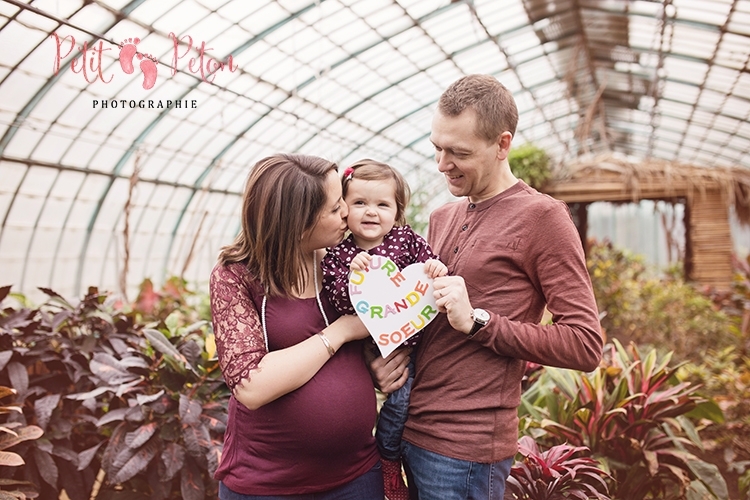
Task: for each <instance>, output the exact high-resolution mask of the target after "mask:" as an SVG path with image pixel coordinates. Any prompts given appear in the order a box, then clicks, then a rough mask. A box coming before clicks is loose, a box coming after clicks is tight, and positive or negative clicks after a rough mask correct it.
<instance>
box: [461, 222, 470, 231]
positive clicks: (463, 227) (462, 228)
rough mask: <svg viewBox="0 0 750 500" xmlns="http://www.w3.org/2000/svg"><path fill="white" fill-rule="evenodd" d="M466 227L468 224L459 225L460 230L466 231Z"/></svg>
mask: <svg viewBox="0 0 750 500" xmlns="http://www.w3.org/2000/svg"><path fill="white" fill-rule="evenodd" d="M467 229H469V225H468V224H464V225H463V226H461V231H466V230H467Z"/></svg>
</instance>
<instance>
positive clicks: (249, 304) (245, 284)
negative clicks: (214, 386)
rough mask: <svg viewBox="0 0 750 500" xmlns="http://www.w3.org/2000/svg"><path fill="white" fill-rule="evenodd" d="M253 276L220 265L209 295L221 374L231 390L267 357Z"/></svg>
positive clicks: (235, 266) (236, 266)
mask: <svg viewBox="0 0 750 500" xmlns="http://www.w3.org/2000/svg"><path fill="white" fill-rule="evenodd" d="M251 286H252V284H251V281H250V276H249V273H248V271H247V269H246V268H245V266H243V265H242V264H228V265H226V266H223V265H221V264H217V265H216V267H214V270H213V271H212V272H211V280H210V282H209V293H210V296H211V314H212V318H213V319H212V321H213V326H214V334H215V335H216V352H217V354H218V356H219V365H220V366H221V373H222V375H224V381H225V382H226V383H227V385H228V386H229V388H230V389H231V390H232V391H234V388H235V386H236V385H237V384H239V383H240V382H241V381H242V380H244V379H247V378H249V377H250V371H251V370H253V369H255V368H257V366H258V363H260V360H261V358H263V356H265V355H266V353H267V350H266V343H265V340H264V338H263V329H262V327H261V324H260V315H259V314H258V310H257V308H256V307H255V304H254V303H253V301H252V299H251V298H250V289H251Z"/></svg>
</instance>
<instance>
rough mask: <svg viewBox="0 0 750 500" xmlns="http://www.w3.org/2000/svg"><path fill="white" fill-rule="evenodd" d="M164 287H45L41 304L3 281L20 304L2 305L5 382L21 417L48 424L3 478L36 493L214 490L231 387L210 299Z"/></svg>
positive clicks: (176, 283) (102, 495) (165, 494)
mask: <svg viewBox="0 0 750 500" xmlns="http://www.w3.org/2000/svg"><path fill="white" fill-rule="evenodd" d="M167 285H168V286H167V287H166V289H165V291H163V292H156V291H154V290H153V287H151V286H150V283H144V286H143V287H142V293H141V295H140V296H139V298H138V300H137V301H136V302H135V303H134V304H132V305H127V304H120V305H119V307H118V306H117V305H116V304H115V303H114V301H113V299H112V298H111V297H110V296H108V295H107V294H105V293H100V292H99V291H98V290H96V289H95V288H90V289H89V293H88V294H87V295H86V296H85V297H84V299H83V300H81V301H80V302H78V303H71V302H68V301H67V300H65V299H64V298H63V297H61V296H60V295H59V294H57V293H55V292H53V291H52V290H47V289H42V291H43V292H45V293H46V294H47V295H48V296H49V300H48V301H47V302H45V303H44V304H42V305H41V306H39V307H33V306H31V305H28V302H27V301H26V300H25V298H24V297H22V296H20V295H17V294H16V295H11V294H9V291H10V287H0V302H3V299H5V298H9V297H12V298H15V299H16V301H18V302H19V303H20V307H12V306H11V305H10V304H9V302H10V301H6V302H3V306H4V307H3V309H2V310H0V348H2V349H1V350H0V385H7V386H8V387H12V388H13V389H15V391H16V392H17V396H16V401H15V403H16V404H17V405H18V407H19V408H20V409H21V410H22V412H18V413H17V415H16V416H14V419H15V420H14V422H17V424H14V425H19V426H21V425H23V426H29V425H35V426H37V427H38V428H39V429H41V430H42V431H44V435H43V436H42V437H41V438H39V439H35V440H33V441H28V442H25V443H22V444H21V445H20V446H19V447H18V448H17V449H18V455H20V456H21V457H22V459H23V460H24V461H25V463H24V464H23V465H21V466H19V467H16V468H15V469H14V470H12V471H9V472H8V474H7V475H5V477H9V478H12V479H13V480H18V481H26V482H28V483H31V484H32V485H33V487H34V489H35V490H36V491H38V492H39V497H40V498H57V497H58V496H59V494H60V492H61V491H62V490H65V492H66V494H67V497H68V498H70V499H71V500H89V499H90V498H92V496H94V492H96V495H95V496H96V498H97V500H126V499H130V498H150V499H154V500H159V499H173V498H182V499H187V500H203V499H204V498H216V494H217V491H216V490H217V482H216V481H215V480H214V479H213V477H212V476H213V472H214V470H215V469H216V467H217V464H218V460H219V455H220V453H221V446H222V438H223V433H224V427H225V420H226V404H227V401H228V398H229V391H228V389H227V387H226V384H224V382H223V380H222V377H221V373H220V371H219V367H218V360H217V359H216V355H215V351H216V348H215V344H214V343H213V334H212V333H211V328H210V325H209V324H208V322H207V319H208V317H207V316H206V315H205V314H206V311H208V309H207V308H206V307H205V303H207V300H204V301H203V303H195V300H192V299H193V298H194V299H201V298H202V297H200V296H197V294H195V295H196V297H192V298H191V297H189V296H188V292H187V291H186V288H185V287H184V282H182V281H180V280H174V279H173V280H169V281H168V283H167ZM188 299H191V300H188ZM0 481H1V480H0Z"/></svg>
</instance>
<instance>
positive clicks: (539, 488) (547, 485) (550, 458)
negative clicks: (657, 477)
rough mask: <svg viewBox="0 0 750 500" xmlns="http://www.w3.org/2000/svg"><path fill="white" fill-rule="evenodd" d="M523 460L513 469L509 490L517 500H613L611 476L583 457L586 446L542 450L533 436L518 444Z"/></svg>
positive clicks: (524, 438)
mask: <svg viewBox="0 0 750 500" xmlns="http://www.w3.org/2000/svg"><path fill="white" fill-rule="evenodd" d="M518 448H519V454H520V455H521V456H522V457H523V458H522V459H521V460H520V461H519V462H516V463H515V464H514V465H513V467H512V468H511V470H510V477H508V482H507V484H508V491H509V492H510V493H511V494H512V498H514V499H517V500H544V499H555V498H594V499H598V500H610V498H611V497H610V496H609V490H608V488H607V483H606V482H605V481H604V479H602V478H603V477H607V478H609V475H608V474H607V473H606V472H604V471H603V470H601V469H600V468H599V467H598V463H597V462H596V460H594V459H592V458H589V457H587V456H579V455H580V454H582V453H587V452H588V451H589V450H588V448H586V447H584V446H579V447H574V446H569V445H566V444H560V445H557V446H553V447H552V448H550V449H549V450H547V451H541V450H540V449H539V446H538V445H537V444H536V443H535V442H534V440H533V439H531V438H530V437H529V436H523V437H521V439H520V440H519V443H518Z"/></svg>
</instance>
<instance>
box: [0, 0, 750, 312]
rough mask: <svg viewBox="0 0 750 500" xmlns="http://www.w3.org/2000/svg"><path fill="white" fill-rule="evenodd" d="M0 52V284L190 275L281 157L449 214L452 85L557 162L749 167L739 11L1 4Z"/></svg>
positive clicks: (471, 0)
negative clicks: (465, 82)
mask: <svg viewBox="0 0 750 500" xmlns="http://www.w3.org/2000/svg"><path fill="white" fill-rule="evenodd" d="M0 47H2V49H0V220H2V224H1V225H0V276H2V280H1V282H0V285H3V284H12V285H13V286H14V289H15V290H16V291H25V292H29V291H31V290H34V289H35V287H38V286H44V287H49V288H52V289H54V290H56V291H57V292H60V293H61V294H63V295H65V296H71V295H72V296H77V295H80V294H82V293H84V292H85V290H86V287H87V286H89V285H97V286H99V287H102V288H105V289H109V290H113V291H119V290H122V289H123V288H122V284H123V283H124V282H125V281H126V282H127V283H128V288H130V290H131V293H132V289H133V287H134V286H135V285H136V284H138V283H139V282H140V281H141V280H142V279H143V278H144V277H150V278H152V279H154V280H155V281H157V282H159V281H161V280H162V279H164V277H166V276H170V275H178V276H182V277H184V278H186V279H188V280H191V281H195V282H198V283H203V282H205V281H206V280H207V277H208V274H209V272H210V269H211V267H212V266H213V264H214V262H215V259H216V256H217V253H218V250H219V248H220V247H221V246H222V245H224V244H227V243H229V242H230V241H231V240H232V239H233V237H234V235H235V234H236V232H237V230H238V225H239V217H238V210H239V202H240V194H241V191H242V188H243V184H244V181H245V178H246V176H247V173H248V167H249V165H252V164H253V163H254V162H255V161H257V160H258V159H260V158H262V157H264V156H266V155H268V154H271V153H275V152H280V151H286V152H303V153H309V154H315V155H319V156H323V157H326V158H329V159H331V160H334V161H336V162H338V163H339V164H341V165H346V164H347V163H350V162H352V161H354V160H356V159H360V158H363V157H372V158H375V159H378V160H381V161H386V162H389V163H390V164H392V165H393V166H395V167H396V168H398V169H399V170H400V171H401V172H402V173H404V175H405V176H406V178H407V180H408V181H409V183H410V185H411V187H412V190H413V191H414V192H415V200H416V202H417V203H418V205H419V206H420V207H421V216H422V217H423V218H424V217H426V214H428V213H429V211H430V210H431V209H433V208H435V207H436V206H438V205H440V204H442V203H444V202H446V201H449V200H450V195H449V194H448V192H447V190H446V188H445V186H444V181H443V179H442V177H441V176H440V175H439V174H438V173H437V171H436V168H435V164H434V159H433V147H432V144H431V143H430V141H429V129H430V120H431V116H432V113H433V111H434V106H435V103H436V101H437V99H438V97H439V95H440V93H441V92H442V91H443V90H444V89H445V88H446V87H447V86H448V85H449V84H450V83H451V82H453V81H455V80H456V79H458V78H459V77H461V76H463V75H465V74H471V73H489V74H492V75H494V76H496V77H497V78H498V79H499V80H500V81H501V82H502V83H503V84H504V85H505V86H507V87H508V88H509V89H510V90H511V91H512V92H513V94H514V95H515V98H516V101H517V103H518V107H519V112H520V122H519V128H518V132H517V137H516V138H515V139H514V144H516V145H517V144H520V143H524V142H531V143H534V144H536V145H537V146H540V147H542V148H544V149H545V150H546V151H547V152H548V153H549V154H550V156H551V157H552V158H553V159H554V162H555V164H556V165H558V166H563V165H565V164H567V163H570V162H575V161H576V159H578V158H580V157H581V156H586V155H593V154H598V153H610V154H617V155H621V156H622V157H625V158H628V159H630V160H632V161H639V160H646V159H659V160H667V161H673V162H680V163H685V164H689V165H696V166H703V167H708V168H710V167H716V166H724V167H740V168H750V156H748V151H749V150H750V124H748V118H750V73H749V71H748V62H749V60H750V0H664V1H660V2H656V1H625V0H503V1H497V0H463V1H448V0H440V1H438V0H317V1H312V0H277V1H268V0H253V1H247V0H133V1H128V0H85V1H83V0H37V1H30V2H22V1H17V0H0ZM136 51H137V53H136ZM131 298H132V297H131Z"/></svg>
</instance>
